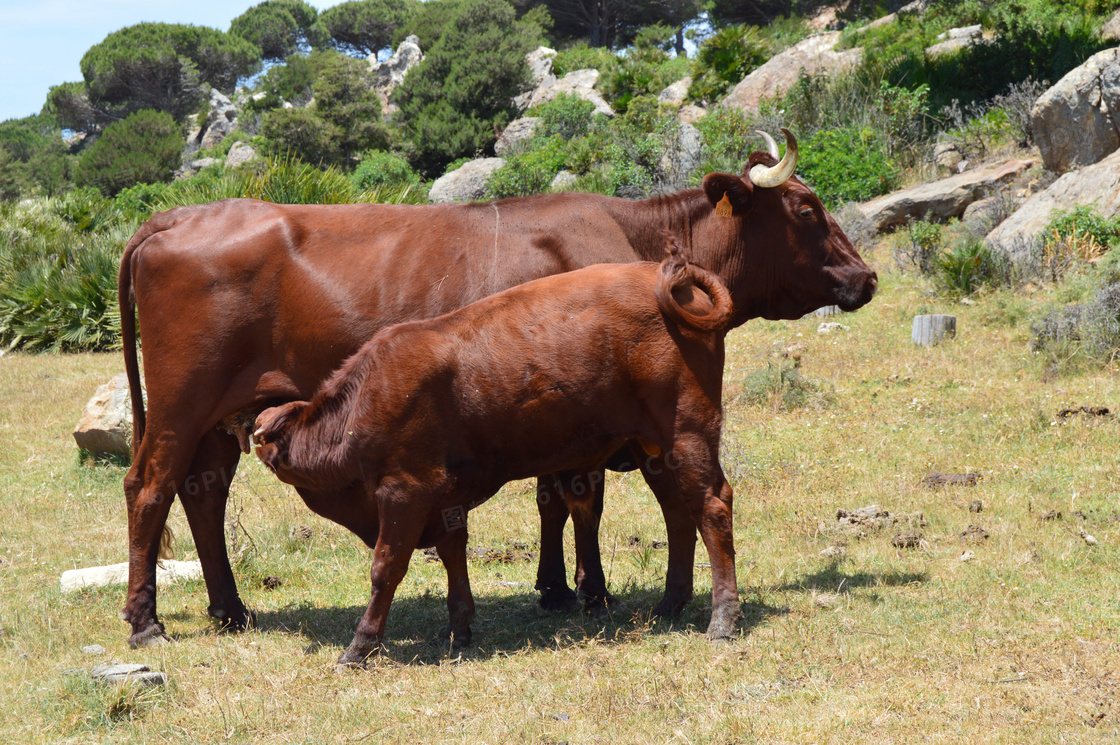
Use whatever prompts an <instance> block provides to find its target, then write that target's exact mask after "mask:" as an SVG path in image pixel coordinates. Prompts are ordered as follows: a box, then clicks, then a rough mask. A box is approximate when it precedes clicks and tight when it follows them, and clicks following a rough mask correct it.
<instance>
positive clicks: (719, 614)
mask: <svg viewBox="0 0 1120 745" xmlns="http://www.w3.org/2000/svg"><path fill="white" fill-rule="evenodd" d="M742 618H743V612H742V611H741V610H740V609H739V604H738V603H735V604H733V605H718V606H716V607H715V608H713V609H712V621H711V623H709V624H708V640H709V641H712V642H726V641H730V640H731V639H732V637H734V636H735V634H736V633H738V631H739V621H741V620H742Z"/></svg>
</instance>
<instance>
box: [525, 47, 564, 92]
mask: <svg viewBox="0 0 1120 745" xmlns="http://www.w3.org/2000/svg"><path fill="white" fill-rule="evenodd" d="M555 56H556V50H555V49H550V48H548V47H537V48H536V49H534V50H533V51H531V52H529V53H528V54H527V55H525V61H526V62H528V63H529V73H530V74H531V75H532V76H533V83H534V84H536V85H540V82H541V81H542V80H544V79H545V78H549V77H552V59H553V58H554V57H555Z"/></svg>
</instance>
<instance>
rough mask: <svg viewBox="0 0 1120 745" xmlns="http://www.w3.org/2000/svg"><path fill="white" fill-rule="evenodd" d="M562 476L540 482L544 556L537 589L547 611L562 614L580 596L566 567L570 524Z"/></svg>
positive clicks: (546, 476)
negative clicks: (565, 553)
mask: <svg viewBox="0 0 1120 745" xmlns="http://www.w3.org/2000/svg"><path fill="white" fill-rule="evenodd" d="M562 484H563V482H562V481H561V474H555V473H549V474H545V475H544V476H541V477H540V478H538V479H537V512H538V513H539V514H540V517H541V553H540V558H539V559H538V560H537V584H536V588H537V589H538V590H539V591H540V593H541V599H540V604H541V607H542V608H544V609H545V610H562V609H564V608H567V607H569V606H571V605H573V604H574V603H575V602H576V593H575V592H574V591H573V590H572V588H570V587H568V570H567V568H566V567H565V564H564V526H565V525H566V524H567V522H568V506H567V505H566V504H565V503H564V497H563V495H562V494H561V493H560V487H561V486H562Z"/></svg>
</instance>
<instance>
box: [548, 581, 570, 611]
mask: <svg viewBox="0 0 1120 745" xmlns="http://www.w3.org/2000/svg"><path fill="white" fill-rule="evenodd" d="M577 600H578V598H577V597H576V594H575V592H574V591H573V590H572V588H570V587H568V586H567V585H562V586H560V587H546V588H544V589H542V590H541V600H540V603H541V607H542V608H544V609H545V610H549V611H560V610H568V609H569V608H571V607H572V606H574V605H575V604H576V601H577Z"/></svg>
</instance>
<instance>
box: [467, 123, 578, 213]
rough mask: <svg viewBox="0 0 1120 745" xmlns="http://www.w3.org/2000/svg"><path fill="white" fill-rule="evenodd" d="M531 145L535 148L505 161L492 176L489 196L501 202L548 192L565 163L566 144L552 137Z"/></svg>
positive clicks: (487, 186) (488, 187)
mask: <svg viewBox="0 0 1120 745" xmlns="http://www.w3.org/2000/svg"><path fill="white" fill-rule="evenodd" d="M534 140H536V138H534ZM533 144H534V145H535V146H534V147H532V148H531V149H529V150H526V151H524V152H522V153H519V154H517V155H514V156H513V157H511V158H509V159H507V160H506V163H505V165H504V166H502V167H501V168H499V169H498V170H496V171H494V173H493V174H491V176H490V180H489V181H488V182H487V183H486V188H487V190H488V191H489V192H490V195H491V196H493V197H494V198H496V199H500V198H502V197H521V196H527V195H529V194H540V193H541V192H545V191H548V187H549V185H550V184H551V183H552V179H553V178H555V177H556V174H557V173H558V172H559V171H560V169H561V168H563V167H564V164H565V163H566V162H567V159H568V152H567V143H566V141H565V140H564V139H563V138H562V137H560V136H559V135H552V136H550V137H547V138H544V139H542V140H537V141H536V142H534V143H533Z"/></svg>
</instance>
